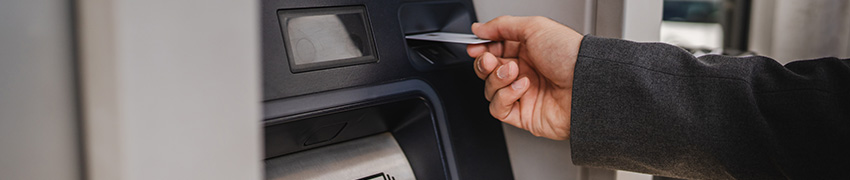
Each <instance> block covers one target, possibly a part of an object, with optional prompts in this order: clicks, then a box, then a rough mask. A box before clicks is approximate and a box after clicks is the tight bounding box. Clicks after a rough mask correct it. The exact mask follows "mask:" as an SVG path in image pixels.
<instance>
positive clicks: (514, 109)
mask: <svg viewBox="0 0 850 180" xmlns="http://www.w3.org/2000/svg"><path fill="white" fill-rule="evenodd" d="M529 83H530V82H529V79H528V77H522V78H520V79H519V80H517V81H514V82H513V83H511V85H510V86H507V87H504V88H501V89H499V90H498V91H497V92H496V94H495V96H494V97H493V100H492V101H490V114H491V115H493V117H495V118H496V119H499V120H501V121H503V122H505V123H508V124H510V125H513V126H516V127H523V126H522V124H521V123H520V122H521V121H520V118H521V115H520V114H521V112H520V105H519V103H520V102H518V101H519V99H520V97H522V96H523V95H524V94H525V93H526V91H528V87H529Z"/></svg>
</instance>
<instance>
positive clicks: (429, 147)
mask: <svg viewBox="0 0 850 180" xmlns="http://www.w3.org/2000/svg"><path fill="white" fill-rule="evenodd" d="M349 6H361V7H365V9H366V18H368V22H369V23H370V24H369V25H370V26H371V34H373V38H374V39H373V42H374V45H375V52H376V54H375V55H376V57H377V59H378V61H377V62H374V63H365V64H356V65H347V66H340V67H331V68H324V69H316V70H309V71H303V72H297V73H296V72H293V71H292V70H291V68H290V67H289V66H290V64H289V60H288V58H287V57H288V55H287V54H286V52H287V51H286V45H285V43H284V37H283V33H282V31H281V26H280V21H279V19H278V12H279V11H280V10H289V9H311V8H328V7H349ZM472 7H473V5H472V2H471V0H447V1H369V0H262V7H261V13H262V14H261V17H262V23H261V24H262V31H263V32H262V42H263V44H262V49H263V52H262V54H263V63H262V65H263V67H262V69H263V100H264V102H263V108H264V112H263V114H264V120H263V122H264V135H265V141H264V142H265V150H266V156H265V157H266V158H271V157H276V156H280V155H285V154H289V153H297V152H299V151H304V150H309V149H311V148H315V147H320V146H326V145H330V144H335V143H339V142H343V141H347V140H350V139H354V138H359V137H364V136H368V135H372V134H376V133H381V132H391V133H392V134H393V136H394V137H396V138H397V141H398V142H399V144H400V146H401V147H402V150H403V151H404V153H405V155H406V156H407V157H408V159H409V160H410V163H411V165H412V166H413V168H414V173H415V175H416V177H417V178H418V179H512V178H513V175H512V173H511V167H510V162H509V159H508V153H507V148H506V145H505V140H504V135H503V133H502V127H501V123H500V122H499V121H498V120H496V119H493V118H492V117H491V116H490V114H489V112H488V108H487V107H488V102H487V101H486V99H484V97H483V96H482V92H483V82H482V81H481V80H480V79H478V78H477V77H476V75H475V74H474V72H473V71H472V67H473V66H472V58H469V57H468V56H467V55H466V53H465V47H466V46H465V45H459V44H446V43H431V42H419V41H409V40H406V39H405V38H404V36H405V35H407V34H415V33H421V32H431V31H448V32H466V33H468V32H469V26H470V25H471V23H472V22H473V21H475V13H474V10H473V8H472ZM432 46H440V47H441V48H444V49H443V50H445V51H448V52H450V53H451V56H447V57H440V58H435V59H433V60H432V61H438V62H435V63H428V64H421V63H422V62H423V61H422V59H417V58H421V56H419V54H418V52H417V51H420V50H422V47H432ZM448 57H451V58H448ZM426 63H427V62H426ZM426 127H427V128H426ZM418 142H422V143H418ZM435 143H436V144H435Z"/></svg>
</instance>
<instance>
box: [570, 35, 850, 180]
mask: <svg viewBox="0 0 850 180" xmlns="http://www.w3.org/2000/svg"><path fill="white" fill-rule="evenodd" d="M572 103H573V104H572V108H573V109H572V116H571V117H572V119H571V128H570V129H571V132H570V133H571V138H570V143H571V146H572V158H573V163H574V164H576V165H581V166H592V167H601V168H609V169H621V170H628V171H635V172H643V173H650V174H655V175H662V176H669V177H679V178H688V179H786V178H791V179H800V178H802V179H846V178H847V177H850V174H848V173H850V148H848V147H850V123H848V122H850V60H846V59H845V60H841V59H836V58H822V59H816V60H807V61H797V62H792V63H789V64H787V65H785V66H782V65H781V64H779V63H777V62H776V61H774V60H772V59H770V58H767V57H761V56H752V57H727V56H717V55H709V56H702V57H699V58H695V57H694V56H693V55H691V54H690V53H688V52H686V51H684V50H682V49H680V48H678V47H675V46H671V45H667V44H661V43H636V42H630V41H625V40H616V39H605V38H599V37H592V36H586V37H585V38H584V40H583V41H582V43H581V49H580V50H579V55H578V61H577V62H576V68H575V76H574V82H573V99H572Z"/></svg>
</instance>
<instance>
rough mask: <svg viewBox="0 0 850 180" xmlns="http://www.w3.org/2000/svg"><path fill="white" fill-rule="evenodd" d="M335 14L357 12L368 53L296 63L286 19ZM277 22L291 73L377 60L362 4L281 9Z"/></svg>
mask: <svg viewBox="0 0 850 180" xmlns="http://www.w3.org/2000/svg"><path fill="white" fill-rule="evenodd" d="M336 14H358V15H360V18H361V19H362V20H363V21H362V23H363V27H364V28H365V29H364V30H365V32H366V38H365V42H366V44H365V46H366V48H369V49H367V50H366V51H368V52H369V55H365V56H360V57H353V58H344V59H334V60H327V61H321V62H314V63H305V64H297V63H296V62H295V60H294V57H293V54H294V53H292V52H293V48H292V45H291V44H290V39H289V35H288V34H289V32H288V30H287V29H288V25H287V22H288V19H290V18H295V17H303V16H316V15H336ZM277 15H278V22H279V24H280V31H281V35H282V36H283V44H284V50H285V51H286V58H287V59H286V61H287V62H289V68H290V71H292V73H300V72H307V71H314V70H320V69H330V68H337V67H343V66H351V65H357V64H366V63H376V62H378V56H377V51H376V48H375V40H374V37H373V35H372V27H371V24H370V22H369V16H368V14H367V13H366V7H364V6H345V7H323V8H308V9H281V10H278V11H277Z"/></svg>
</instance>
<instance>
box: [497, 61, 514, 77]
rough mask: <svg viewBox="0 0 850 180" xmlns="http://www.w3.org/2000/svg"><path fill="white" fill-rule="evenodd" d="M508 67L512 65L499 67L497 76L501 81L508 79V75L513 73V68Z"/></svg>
mask: <svg viewBox="0 0 850 180" xmlns="http://www.w3.org/2000/svg"><path fill="white" fill-rule="evenodd" d="M508 66H510V64H505V65H502V66H499V70H496V76H497V77H499V79H505V78H508V73H510V72H511V68H510V67H508Z"/></svg>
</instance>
